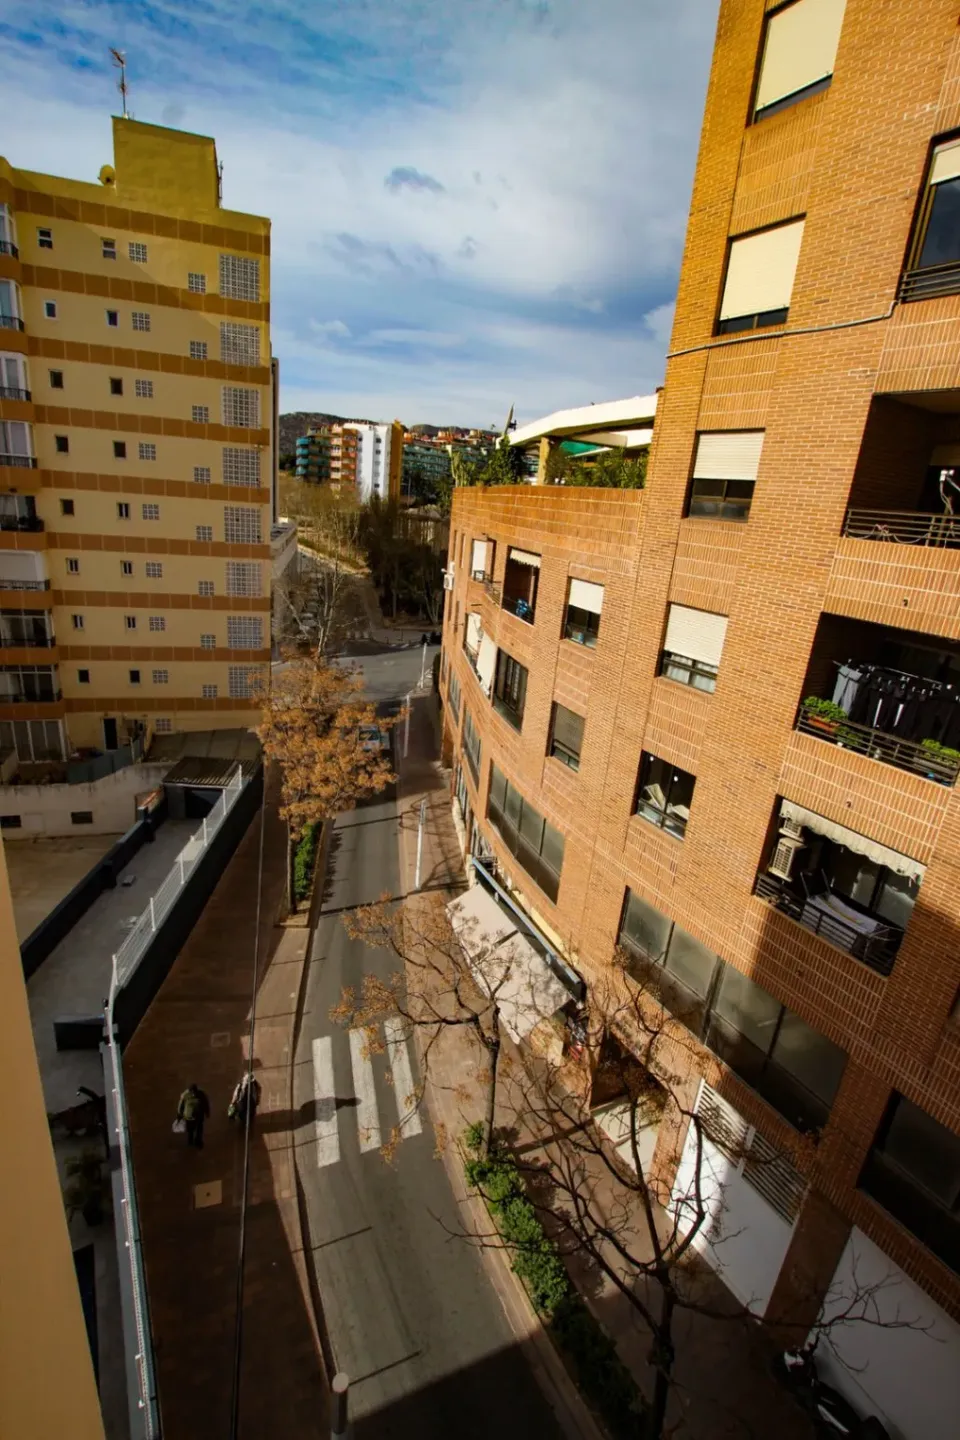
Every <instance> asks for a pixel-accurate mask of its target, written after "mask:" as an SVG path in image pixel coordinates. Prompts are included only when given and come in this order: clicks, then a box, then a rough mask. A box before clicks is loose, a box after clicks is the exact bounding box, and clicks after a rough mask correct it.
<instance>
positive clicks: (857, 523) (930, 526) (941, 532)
mask: <svg viewBox="0 0 960 1440" xmlns="http://www.w3.org/2000/svg"><path fill="white" fill-rule="evenodd" d="M843 534H844V535H846V536H848V537H849V538H850V539H852V540H879V541H881V542H883V541H886V542H887V543H888V544H896V545H929V546H933V547H936V548H939V549H947V550H960V515H944V514H942V513H941V514H939V515H928V514H922V513H921V512H919V511H913V510H848V511H847V516H846V519H845V520H844V523H843Z"/></svg>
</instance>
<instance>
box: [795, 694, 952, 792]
mask: <svg viewBox="0 0 960 1440" xmlns="http://www.w3.org/2000/svg"><path fill="white" fill-rule="evenodd" d="M796 728H797V729H798V730H800V731H802V733H803V734H804V735H815V736H816V738H817V739H818V740H826V741H828V742H829V743H830V744H831V745H839V746H840V747H841V748H842V749H844V750H855V751H856V752H857V754H858V755H869V756H870V758H871V759H872V760H882V761H883V762H884V764H885V765H894V766H896V768H897V769H898V770H906V771H908V772H909V773H910V774H911V775H922V776H923V777H924V779H926V780H936V781H937V782H938V784H940V785H956V783H957V776H958V775H960V758H958V759H954V758H953V757H952V756H951V755H950V754H949V753H947V754H946V755H945V754H944V752H943V751H942V750H940V751H937V750H932V749H929V748H928V749H924V747H923V745H921V744H919V743H918V742H917V741H916V740H903V739H901V737H900V736H899V735H888V734H887V733H886V732H885V731H883V730H871V728H870V726H869V725H858V724H855V723H854V721H852V720H840V721H834V720H818V719H817V718H816V717H815V716H812V715H808V714H807V713H806V711H804V710H802V711H801V712H800V718H799V720H798V721H797V726H796Z"/></svg>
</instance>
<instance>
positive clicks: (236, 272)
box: [220, 255, 260, 301]
mask: <svg viewBox="0 0 960 1440" xmlns="http://www.w3.org/2000/svg"><path fill="white" fill-rule="evenodd" d="M220 294H221V295H225V296H227V297H228V298H229V299H231V300H254V301H258V300H259V299H260V261H259V260H248V259H246V258H245V257H244V256H242V255H221V256H220Z"/></svg>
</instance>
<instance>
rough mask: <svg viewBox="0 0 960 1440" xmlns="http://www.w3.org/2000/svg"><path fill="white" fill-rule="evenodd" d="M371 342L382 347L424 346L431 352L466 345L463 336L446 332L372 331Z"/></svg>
mask: <svg viewBox="0 0 960 1440" xmlns="http://www.w3.org/2000/svg"><path fill="white" fill-rule="evenodd" d="M367 338H368V339H370V340H373V341H376V342H377V343H378V344H381V345H418V346H419V345H423V346H426V347H427V348H428V349H430V350H451V349H455V348H456V347H457V346H458V345H462V344H463V343H464V337H463V336H462V335H452V334H450V333H449V332H448V331H445V330H415V329H413V328H411V329H409V330H405V329H396V330H371V331H370V334H369V336H368V337H367Z"/></svg>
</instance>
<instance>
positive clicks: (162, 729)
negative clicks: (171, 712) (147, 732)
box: [153, 715, 173, 735]
mask: <svg viewBox="0 0 960 1440" xmlns="http://www.w3.org/2000/svg"><path fill="white" fill-rule="evenodd" d="M153 728H154V731H155V732H156V733H157V734H158V735H169V734H170V733H171V731H172V730H173V721H172V720H171V719H169V718H168V717H167V716H166V715H158V716H157V718H156V720H154V722H153Z"/></svg>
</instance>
